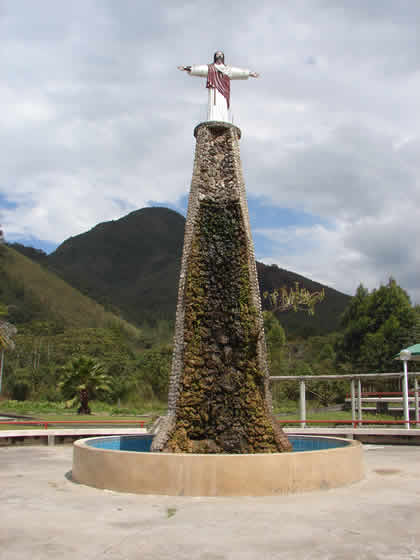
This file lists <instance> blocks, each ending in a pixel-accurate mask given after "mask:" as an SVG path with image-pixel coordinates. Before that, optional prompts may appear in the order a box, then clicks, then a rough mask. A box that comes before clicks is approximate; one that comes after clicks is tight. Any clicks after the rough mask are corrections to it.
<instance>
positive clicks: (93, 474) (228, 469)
mask: <svg viewBox="0 0 420 560" xmlns="http://www.w3.org/2000/svg"><path fill="white" fill-rule="evenodd" d="M114 437H115V436H109V437H108V439H109V438H114ZM143 437H144V436H143ZM299 437H301V436H299ZM304 437H307V438H310V437H311V436H304ZM316 437H317V439H318V438H321V437H320V436H316ZM93 439H95V440H98V439H106V438H97V437H96V438H84V439H81V440H77V441H76V442H74V444H73V470H72V477H73V480H75V481H76V482H79V483H81V484H86V485H88V486H93V487H96V488H102V489H108V490H114V491H117V492H130V493H137V494H165V495H171V496H269V495H280V494H290V493H295V492H304V491H310V490H320V489H323V490H325V489H328V488H335V487H339V486H345V485H348V484H351V483H354V482H358V481H360V480H361V479H362V478H363V476H364V467H363V449H362V444H361V443H360V442H358V441H355V440H346V439H344V438H336V437H334V438H325V437H322V439H330V440H331V439H333V440H338V441H340V442H345V443H346V444H347V445H345V446H340V447H335V448H330V449H320V450H311V451H302V452H299V453H293V452H285V453H256V454H192V453H191V454H190V453H179V454H178V453H176V454H175V453H155V452H149V451H145V452H141V451H140V452H139V451H136V452H133V451H120V450H115V449H101V448H97V447H92V446H90V445H89V444H88V443H87V442H88V441H89V440H93Z"/></svg>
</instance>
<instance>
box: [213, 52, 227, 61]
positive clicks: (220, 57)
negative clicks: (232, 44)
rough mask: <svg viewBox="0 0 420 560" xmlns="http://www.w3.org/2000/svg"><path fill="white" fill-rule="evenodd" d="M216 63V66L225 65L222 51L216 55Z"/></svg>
mask: <svg viewBox="0 0 420 560" xmlns="http://www.w3.org/2000/svg"><path fill="white" fill-rule="evenodd" d="M214 62H215V63H216V64H224V63H225V55H224V53H223V52H222V51H217V52H215V53H214Z"/></svg>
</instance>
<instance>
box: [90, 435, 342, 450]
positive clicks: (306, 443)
mask: <svg viewBox="0 0 420 560" xmlns="http://www.w3.org/2000/svg"><path fill="white" fill-rule="evenodd" d="M152 440H153V436H150V435H138V436H111V437H103V438H94V439H89V441H87V442H86V443H87V444H88V445H90V446H91V447H96V448H98V449H112V450H114V451H142V452H145V451H150V446H151V445H152ZM289 440H290V442H291V444H292V445H293V451H295V452H298V451H318V450H320V449H332V448H334V447H346V446H347V445H350V442H347V441H343V440H339V439H333V438H321V437H316V436H289Z"/></svg>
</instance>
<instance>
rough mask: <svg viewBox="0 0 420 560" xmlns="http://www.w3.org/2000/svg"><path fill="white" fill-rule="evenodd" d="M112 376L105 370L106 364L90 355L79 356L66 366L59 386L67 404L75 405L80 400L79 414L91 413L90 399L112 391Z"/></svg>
mask: <svg viewBox="0 0 420 560" xmlns="http://www.w3.org/2000/svg"><path fill="white" fill-rule="evenodd" d="M111 385H112V378H111V377H110V376H109V375H108V374H106V373H105V372H104V366H103V365H102V364H101V363H100V362H98V361H97V360H95V358H91V357H90V356H77V357H75V358H73V359H72V360H70V361H69V362H68V363H67V364H66V365H65V366H64V367H63V373H62V376H61V381H60V383H59V384H58V387H59V388H60V389H61V392H62V393H63V396H64V398H66V399H68V401H67V403H66V404H67V405H68V406H74V405H75V404H76V403H77V402H78V401H79V402H80V406H79V408H78V410H77V412H78V413H79V414H90V413H91V411H90V408H89V400H90V399H93V398H95V397H97V398H103V397H104V396H105V395H106V394H109V393H111V392H112V387H111Z"/></svg>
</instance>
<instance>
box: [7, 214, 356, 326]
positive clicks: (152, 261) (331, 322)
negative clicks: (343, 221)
mask: <svg viewBox="0 0 420 560" xmlns="http://www.w3.org/2000/svg"><path fill="white" fill-rule="evenodd" d="M184 226H185V219H184V217H183V216H181V215H180V214H178V213H177V212H174V211H173V210H169V209H167V208H143V209H142V210H138V211H135V212H132V213H130V214H128V215H127V216H124V217H123V218H121V219H119V220H115V221H111V222H105V223H102V224H99V225H97V226H95V227H94V228H93V229H91V230H90V231H88V232H85V233H82V234H80V235H77V236H75V237H71V238H70V239H67V240H66V241H64V242H63V243H62V244H61V245H60V246H59V247H58V248H57V250H56V251H55V252H54V253H52V254H51V255H49V256H47V255H45V254H42V252H40V251H36V250H34V249H32V248H28V247H23V246H21V245H20V246H19V245H15V248H16V249H17V250H19V251H21V252H23V253H25V254H26V255H28V256H29V257H30V258H33V259H34V260H35V261H36V262H40V263H42V264H43V265H44V266H48V267H49V268H50V269H51V270H53V271H55V272H57V274H60V275H61V276H62V277H63V278H64V279H65V280H66V281H67V282H68V283H70V284H71V285H72V286H75V287H77V288H78V289H79V290H81V291H82V292H83V293H85V294H87V295H89V296H90V297H92V298H93V299H95V300H96V301H98V302H99V303H101V304H103V305H104V306H105V307H106V308H107V309H110V310H114V311H116V310H119V311H120V312H121V313H122V316H123V317H124V318H126V319H128V320H129V321H131V322H134V323H136V324H137V325H142V324H143V323H144V322H145V321H147V322H149V323H150V324H152V325H153V324H156V321H158V320H159V319H163V320H169V321H171V322H173V321H174V318H175V308H176V301H177V293H178V277H179V270H180V261H181V255H182V244H183V237H184ZM257 266H258V275H259V279H260V288H261V291H262V292H264V291H272V290H274V289H279V288H281V287H282V286H287V287H294V286H295V283H296V282H299V284H300V286H301V287H305V288H307V289H308V290H309V291H317V290H320V289H324V290H325V299H324V301H322V302H321V303H320V304H319V305H318V306H317V313H316V314H315V315H314V316H308V314H307V313H302V312H299V313H293V312H290V313H286V314H283V315H282V317H281V322H282V324H283V325H284V327H285V328H286V331H287V332H288V333H289V334H293V335H298V334H300V335H303V336H309V335H316V334H324V333H328V332H332V331H335V330H336V329H337V328H338V325H339V320H340V315H341V313H342V312H343V311H344V309H345V307H346V305H347V304H348V302H349V300H350V296H347V295H345V294H342V293H340V292H338V291H336V290H333V289H331V288H329V287H328V286H323V285H321V284H319V283H317V282H313V281H312V280H309V279H308V278H305V277H303V276H300V275H298V274H295V273H294V272H290V271H287V270H284V269H281V268H279V267H277V266H267V265H264V264H262V263H257ZM263 305H266V303H265V302H263Z"/></svg>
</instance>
